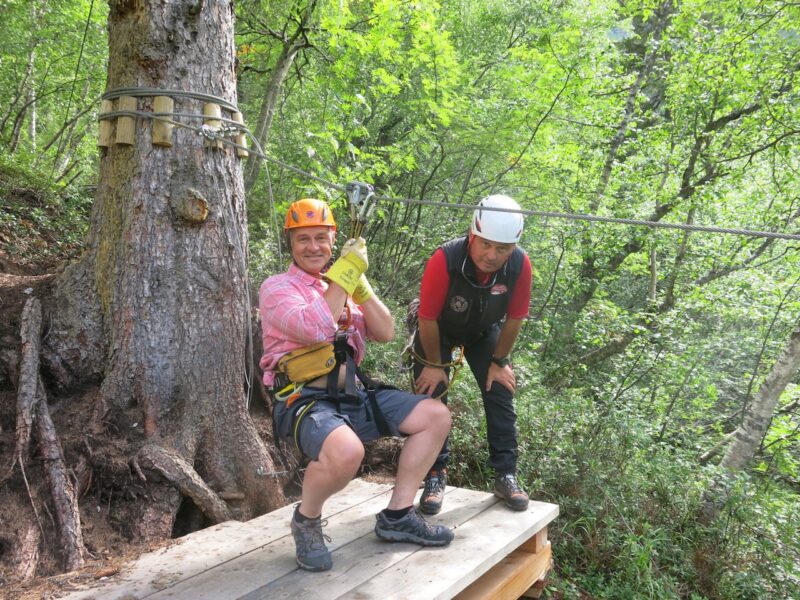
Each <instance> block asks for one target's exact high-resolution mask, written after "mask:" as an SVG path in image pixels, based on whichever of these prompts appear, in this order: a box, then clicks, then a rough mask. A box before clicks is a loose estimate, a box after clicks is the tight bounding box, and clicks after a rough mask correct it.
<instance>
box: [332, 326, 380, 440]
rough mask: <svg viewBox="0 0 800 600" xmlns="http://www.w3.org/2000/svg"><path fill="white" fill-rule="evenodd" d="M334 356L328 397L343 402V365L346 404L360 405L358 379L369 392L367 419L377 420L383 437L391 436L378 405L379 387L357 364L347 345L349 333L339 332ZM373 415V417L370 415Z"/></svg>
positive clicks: (334, 345)
mask: <svg viewBox="0 0 800 600" xmlns="http://www.w3.org/2000/svg"><path fill="white" fill-rule="evenodd" d="M333 355H334V357H335V358H336V366H335V367H334V368H333V370H332V371H331V372H330V373H328V381H327V394H328V397H329V398H330V399H331V400H333V401H334V402H336V403H340V402H342V400H341V399H340V394H339V370H340V369H341V367H342V365H344V367H345V375H344V400H343V401H344V402H347V403H350V404H358V402H359V400H358V390H357V388H356V377H358V380H359V381H360V382H361V383H362V385H363V386H364V390H365V391H366V392H367V399H368V400H369V406H368V407H367V419H368V420H371V419H372V418H374V419H375V425H376V426H377V427H378V433H380V434H381V435H382V436H391V435H392V432H391V430H390V429H389V424H388V423H387V422H386V417H384V416H383V411H381V408H380V406H379V405H378V398H377V393H376V392H377V389H378V385H377V384H376V383H375V382H374V381H373V380H372V379H370V378H369V377H368V376H367V375H366V374H365V373H364V372H363V371H362V370H361V369H360V368H359V366H358V365H357V364H356V361H355V359H354V358H353V349H352V348H351V347H350V346H349V345H348V343H347V333H344V332H337V334H336V339H335V340H334V342H333ZM370 413H371V415H370Z"/></svg>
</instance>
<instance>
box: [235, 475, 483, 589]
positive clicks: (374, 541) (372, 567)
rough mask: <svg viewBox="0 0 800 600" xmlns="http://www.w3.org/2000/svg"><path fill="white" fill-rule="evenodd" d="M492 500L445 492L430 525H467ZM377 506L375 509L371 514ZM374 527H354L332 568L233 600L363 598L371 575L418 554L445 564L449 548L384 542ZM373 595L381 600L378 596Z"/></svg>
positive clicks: (270, 584) (288, 576)
mask: <svg viewBox="0 0 800 600" xmlns="http://www.w3.org/2000/svg"><path fill="white" fill-rule="evenodd" d="M497 502H498V500H497V499H496V498H494V496H490V495H488V494H486V493H483V492H476V491H472V490H466V489H459V488H447V494H446V500H445V504H444V507H445V511H444V512H443V513H440V514H439V515H436V516H435V517H429V521H430V522H431V523H442V524H446V525H448V526H451V527H452V526H454V524H458V523H465V522H467V521H469V520H470V519H472V518H474V517H475V516H476V515H478V514H480V513H481V512H483V511H485V510H487V509H488V508H490V507H491V506H493V505H495V504H496V503H497ZM382 508H383V507H382V506H375V507H374V509H375V510H373V514H374V513H377V512H378V511H379V510H381V509H382ZM374 525H375V521H374V519H369V520H368V522H367V523H366V526H363V527H360V528H359V533H360V535H359V536H358V537H357V538H355V539H353V540H352V541H351V542H350V543H348V544H346V545H343V546H340V547H339V548H338V549H336V550H334V551H333V569H332V570H330V571H326V572H324V573H314V574H309V573H306V572H305V571H301V570H300V569H295V570H294V571H292V572H291V573H287V574H286V575H284V576H283V577H280V578H278V579H276V580H273V581H270V582H268V583H264V584H263V585H261V586H259V587H257V588H254V589H253V590H252V591H251V592H249V593H248V594H247V595H244V596H241V597H240V596H233V597H236V598H238V599H239V600H258V599H261V598H269V599H270V600H273V599H274V600H278V599H281V598H287V599H288V598H291V599H292V600H333V599H335V598H351V597H362V596H360V595H359V593H358V592H354V589H357V588H358V587H359V586H360V585H362V584H364V583H366V582H368V581H369V580H370V579H372V578H373V577H379V576H381V574H382V573H383V572H385V571H386V570H387V569H389V568H390V567H392V566H394V565H396V564H398V563H402V562H403V561H405V560H406V559H408V557H410V556H414V555H419V556H420V557H421V558H422V559H423V560H424V562H425V563H426V564H429V565H431V564H434V563H440V562H442V561H447V560H448V552H449V548H423V547H421V546H418V545H417V544H404V543H391V542H385V541H383V540H380V539H378V537H377V536H376V535H375V534H374V532H373V529H374ZM456 535H458V533H456ZM457 571H458V569H457ZM401 590H402V587H401ZM374 597H376V598H383V595H380V596H374ZM401 597H405V596H401Z"/></svg>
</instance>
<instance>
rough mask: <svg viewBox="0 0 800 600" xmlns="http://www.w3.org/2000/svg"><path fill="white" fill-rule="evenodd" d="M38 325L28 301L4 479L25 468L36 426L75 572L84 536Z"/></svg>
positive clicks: (37, 311)
mask: <svg viewBox="0 0 800 600" xmlns="http://www.w3.org/2000/svg"><path fill="white" fill-rule="evenodd" d="M41 326H42V307H41V304H40V303H39V300H38V299H37V298H30V299H29V300H28V301H27V302H26V303H25V308H24V309H23V311H22V320H21V323H20V338H21V339H22V356H21V360H20V377H19V386H18V390H19V391H18V394H17V439H16V447H15V450H14V458H13V460H12V463H11V467H10V468H9V471H8V474H7V476H6V477H8V476H10V475H11V473H12V472H13V469H14V466H15V464H16V463H17V462H19V464H20V468H24V464H25V462H26V460H27V456H28V450H29V446H30V438H31V427H32V426H33V425H34V424H35V426H36V434H37V438H38V442H39V446H40V450H41V455H42V459H43V463H44V469H45V474H46V477H47V481H48V484H49V487H50V493H51V495H52V498H53V505H54V507H55V512H56V521H57V523H58V527H59V533H60V537H61V547H62V549H63V551H64V558H65V566H66V568H67V569H68V570H74V569H78V568H80V567H82V566H83V558H84V554H85V548H84V545H83V533H82V531H81V521H80V513H79V511H78V499H77V496H76V494H75V490H74V489H73V486H72V482H71V481H70V479H69V477H68V476H67V470H66V466H65V464H64V454H63V451H62V450H61V443H60V442H59V440H58V435H57V433H56V430H55V426H54V425H53V420H52V419H51V418H50V409H49V408H48V406H47V398H46V396H45V390H44V384H43V383H42V380H41V377H40V376H39V349H40V336H41ZM34 422H35V423H34ZM31 502H33V498H31ZM34 510H35V507H34ZM36 539H37V540H38V539H39V538H38V537H37V538H36ZM37 548H38V541H37ZM29 554H30V553H29ZM37 556H38V550H37Z"/></svg>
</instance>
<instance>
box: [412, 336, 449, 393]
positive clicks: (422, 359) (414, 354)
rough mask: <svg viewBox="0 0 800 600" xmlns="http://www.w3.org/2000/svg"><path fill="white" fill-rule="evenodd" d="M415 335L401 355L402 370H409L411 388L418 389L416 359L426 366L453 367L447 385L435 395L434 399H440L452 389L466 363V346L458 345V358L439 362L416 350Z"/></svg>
mask: <svg viewBox="0 0 800 600" xmlns="http://www.w3.org/2000/svg"><path fill="white" fill-rule="evenodd" d="M414 337H415V336H411V340H410V342H409V344H408V346H406V348H405V349H404V350H403V353H402V356H401V364H402V366H401V370H406V371H408V376H409V379H410V380H411V389H412V390H413V389H416V385H417V384H416V381H414V361H417V362H418V363H419V364H421V365H422V366H424V367H436V368H437V369H450V368H452V369H453V371H452V375H451V376H450V380H449V381H448V382H447V386H446V387H445V388H444V390H443V391H442V392H440V393H439V394H437V395H436V396H433V399H434V400H439V399H440V398H442V397H443V396H445V395H446V394H447V392H448V391H450V388H451V387H452V385H453V384H454V383H455V382H456V377H458V372H459V370H460V369H461V367H462V366H463V364H464V346H459V347H458V358H457V359H455V360H451V361H450V362H447V363H437V362H433V361H430V360H428V359H426V358H425V357H424V356H421V355H420V354H419V353H417V352H416V350H414Z"/></svg>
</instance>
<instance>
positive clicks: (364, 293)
mask: <svg viewBox="0 0 800 600" xmlns="http://www.w3.org/2000/svg"><path fill="white" fill-rule="evenodd" d="M374 295H375V291H374V290H373V289H372V286H371V285H370V284H369V281H367V276H366V275H363V274H362V275H361V277H359V278H358V285H356V289H354V290H353V302H355V303H356V304H358V305H361V304H364V302H366V301H367V300H369V299H370V298H372V297H373V296H374Z"/></svg>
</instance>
